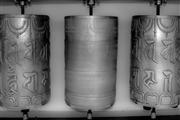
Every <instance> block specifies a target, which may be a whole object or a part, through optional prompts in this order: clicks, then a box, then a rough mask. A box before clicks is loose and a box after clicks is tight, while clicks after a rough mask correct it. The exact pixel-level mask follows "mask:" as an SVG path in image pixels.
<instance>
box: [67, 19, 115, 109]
mask: <svg viewBox="0 0 180 120" xmlns="http://www.w3.org/2000/svg"><path fill="white" fill-rule="evenodd" d="M117 37H118V18H117V17H108V16H67V17H65V101H66V103H67V104H68V105H69V106H71V107H72V108H74V109H77V110H80V111H87V110H89V109H91V110H103V109H106V108H109V107H111V106H112V105H113V103H114V99H115V86H116V62H117Z"/></svg>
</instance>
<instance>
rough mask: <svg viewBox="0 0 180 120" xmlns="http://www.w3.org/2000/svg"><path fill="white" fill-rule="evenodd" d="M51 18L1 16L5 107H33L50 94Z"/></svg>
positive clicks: (0, 46)
mask: <svg viewBox="0 0 180 120" xmlns="http://www.w3.org/2000/svg"><path fill="white" fill-rule="evenodd" d="M49 36H50V32H49V17H48V16H46V15H0V38H1V41H0V49H1V51H0V56H1V57H0V58H1V61H0V62H1V69H0V70H1V83H2V84H1V85H2V86H1V93H2V100H1V101H2V106H4V107H6V108H9V109H30V108H32V107H36V106H41V105H44V104H46V103H47V102H48V100H49V97H50V60H49V57H50V41H49Z"/></svg>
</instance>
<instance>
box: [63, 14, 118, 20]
mask: <svg viewBox="0 0 180 120" xmlns="http://www.w3.org/2000/svg"><path fill="white" fill-rule="evenodd" d="M68 18H74V19H78V18H80V19H105V18H106V19H107V18H109V19H118V17H117V16H99V15H98V16H96V15H95V16H88V15H72V16H65V19H68Z"/></svg>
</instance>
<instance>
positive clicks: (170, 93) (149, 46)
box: [130, 16, 180, 107]
mask: <svg viewBox="0 0 180 120" xmlns="http://www.w3.org/2000/svg"><path fill="white" fill-rule="evenodd" d="M179 50H180V17H178V16H134V17H133V20H132V38H131V77H130V93H131V99H132V100H133V101H134V102H135V103H140V104H142V105H144V106H147V107H177V106H178V105H179V100H178V99H179V94H180V52H179Z"/></svg>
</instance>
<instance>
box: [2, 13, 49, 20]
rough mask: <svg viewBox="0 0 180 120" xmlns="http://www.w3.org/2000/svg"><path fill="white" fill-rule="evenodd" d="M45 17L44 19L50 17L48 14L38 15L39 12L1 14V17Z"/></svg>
mask: <svg viewBox="0 0 180 120" xmlns="http://www.w3.org/2000/svg"><path fill="white" fill-rule="evenodd" d="M33 17H37V18H44V19H49V16H48V15H37V14H24V15H21V14H0V18H33Z"/></svg>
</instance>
